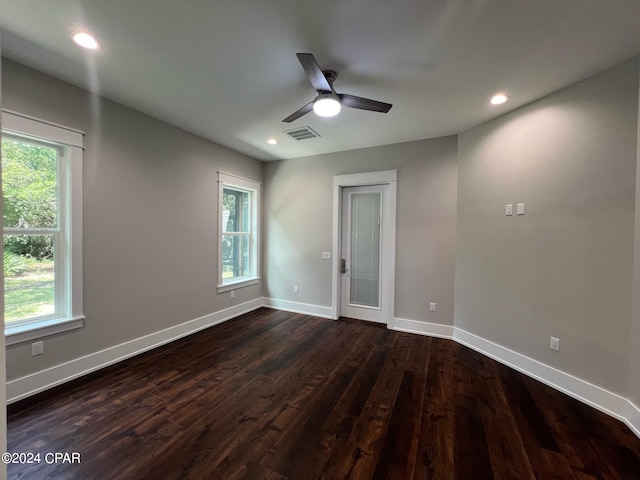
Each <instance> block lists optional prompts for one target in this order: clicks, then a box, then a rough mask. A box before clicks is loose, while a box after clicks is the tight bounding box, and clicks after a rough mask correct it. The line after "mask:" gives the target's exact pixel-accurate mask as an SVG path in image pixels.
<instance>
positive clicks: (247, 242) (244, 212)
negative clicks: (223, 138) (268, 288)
mask: <svg viewBox="0 0 640 480" xmlns="http://www.w3.org/2000/svg"><path fill="white" fill-rule="evenodd" d="M218 186H219V205H220V211H219V232H220V235H219V238H218V258H219V265H218V272H219V273H218V291H219V292H224V291H227V290H231V289H233V288H237V287H241V286H244V285H252V284H255V283H258V282H259V281H260V272H259V264H260V262H259V255H258V252H259V251H260V244H259V220H260V219H259V215H260V208H259V205H260V184H259V183H258V182H254V181H253V180H247V179H244V178H239V177H235V176H233V175H227V174H224V173H220V172H219V173H218Z"/></svg>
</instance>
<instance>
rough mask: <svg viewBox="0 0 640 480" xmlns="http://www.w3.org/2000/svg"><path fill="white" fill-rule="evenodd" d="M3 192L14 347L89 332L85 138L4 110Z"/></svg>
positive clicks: (8, 315) (8, 322) (8, 323)
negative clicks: (84, 273)
mask: <svg viewBox="0 0 640 480" xmlns="http://www.w3.org/2000/svg"><path fill="white" fill-rule="evenodd" d="M2 191H3V207H4V208H3V240H4V250H3V259H4V279H5V289H4V303H5V311H4V319H5V334H6V336H7V339H6V343H7V344H8V345H11V344H13V343H18V342H22V341H27V340H31V339H34V338H38V337H42V336H45V335H50V334H53V333H59V332H62V331H65V330H70V329H72V328H78V327H80V326H82V321H83V318H84V317H83V314H82V263H81V262H82V244H81V242H82V235H81V232H82V230H81V228H82V225H81V223H82V209H81V201H82V133H81V132H77V131H75V130H71V129H67V128H65V127H60V126H57V125H53V124H49V123H47V122H43V121H39V120H36V119H33V118H29V117H25V116H22V115H19V114H15V113H10V112H5V111H3V112H2Z"/></svg>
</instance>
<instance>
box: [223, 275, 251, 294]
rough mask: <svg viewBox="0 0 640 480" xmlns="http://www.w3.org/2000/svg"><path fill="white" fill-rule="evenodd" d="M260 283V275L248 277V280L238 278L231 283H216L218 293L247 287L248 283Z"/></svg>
mask: <svg viewBox="0 0 640 480" xmlns="http://www.w3.org/2000/svg"><path fill="white" fill-rule="evenodd" d="M258 283H260V277H255V278H250V279H248V280H238V281H236V282H233V283H225V284H224V285H218V293H223V292H228V291H231V290H235V289H236V288H242V287H248V286H249V285H256V284H258Z"/></svg>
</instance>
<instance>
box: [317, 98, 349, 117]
mask: <svg viewBox="0 0 640 480" xmlns="http://www.w3.org/2000/svg"><path fill="white" fill-rule="evenodd" d="M341 108H342V107H341V106H340V102H339V101H338V100H336V99H335V98H334V97H333V96H331V95H327V96H320V97H318V99H317V100H316V101H315V102H313V111H314V112H315V113H316V115H319V116H321V117H335V116H336V115H337V114H339V113H340V109H341Z"/></svg>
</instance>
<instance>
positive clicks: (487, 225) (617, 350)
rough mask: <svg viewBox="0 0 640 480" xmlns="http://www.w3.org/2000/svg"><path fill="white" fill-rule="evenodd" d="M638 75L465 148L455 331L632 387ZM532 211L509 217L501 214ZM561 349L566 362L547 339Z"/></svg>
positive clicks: (631, 70)
mask: <svg viewBox="0 0 640 480" xmlns="http://www.w3.org/2000/svg"><path fill="white" fill-rule="evenodd" d="M637 117H638V63H637V60H633V61H630V62H626V63H624V64H622V65H619V66H617V67H615V68H613V69H611V70H608V71H606V72H604V73H601V74H599V75H596V76H594V77H592V78H590V79H588V80H585V81H583V82H581V83H579V84H576V85H574V86H572V87H570V88H567V89H565V90H562V91H559V92H557V93H555V94H553V95H550V96H549V97H546V98H544V99H542V100H539V101H537V102H535V103H533V104H530V105H529V106H527V107H525V108H522V109H519V110H517V111H515V112H513V113H511V114H508V115H505V116H503V117H501V118H498V119H496V120H494V121H491V122H488V123H486V124H483V125H481V126H479V127H477V128H474V129H472V130H470V131H468V132H465V133H463V134H461V135H460V136H459V143H458V153H459V165H458V172H459V176H458V192H459V195H458V245H457V251H456V287H455V299H456V300H455V325H456V327H459V328H462V329H463V330H466V331H469V332H471V333H474V334H476V335H479V336H481V337H483V338H485V339H488V340H491V341H493V342H495V343H497V344H499V345H502V346H504V347H507V348H510V349H512V350H515V351H516V352H519V353H521V354H523V355H526V356H528V357H530V358H533V359H535V360H538V361H541V362H543V363H545V364H547V365H550V366H553V367H556V368H558V369H560V370H562V371H564V372H567V373H570V374H573V375H575V376H577V377H579V378H581V379H584V380H587V381H589V382H592V383H594V384H596V385H598V386H601V387H603V388H605V389H608V390H611V391H613V392H616V393H619V394H625V393H626V391H627V387H628V376H627V371H628V362H629V340H628V335H629V331H630V324H629V319H630V316H631V303H632V292H631V282H632V263H633V262H632V259H633V229H634V202H635V177H636V134H637ZM520 202H524V203H526V215H525V216H523V217H518V216H516V215H515V214H514V216H513V217H506V216H505V214H504V209H505V204H507V203H513V204H514V208H515V204H516V203H520ZM552 335H553V336H556V337H559V338H560V347H561V348H560V351H559V352H555V351H552V350H550V349H549V337H550V336H552Z"/></svg>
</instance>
